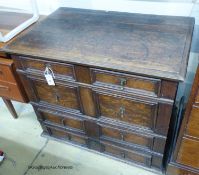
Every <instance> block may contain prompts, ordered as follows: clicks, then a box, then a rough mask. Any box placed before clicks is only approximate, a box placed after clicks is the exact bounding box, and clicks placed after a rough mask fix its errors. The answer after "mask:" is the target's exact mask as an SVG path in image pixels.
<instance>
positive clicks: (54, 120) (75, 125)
mask: <svg viewBox="0 0 199 175" xmlns="http://www.w3.org/2000/svg"><path fill="white" fill-rule="evenodd" d="M35 110H36V113H37V114H38V115H37V116H38V119H39V120H40V121H41V122H45V123H49V122H50V123H51V124H55V125H58V126H62V127H66V128H68V129H71V130H77V131H78V132H82V133H85V127H84V120H83V119H81V118H80V117H77V116H75V115H74V114H73V115H72V114H66V113H64V114H63V113H60V112H56V111H52V110H49V109H41V108H35Z"/></svg>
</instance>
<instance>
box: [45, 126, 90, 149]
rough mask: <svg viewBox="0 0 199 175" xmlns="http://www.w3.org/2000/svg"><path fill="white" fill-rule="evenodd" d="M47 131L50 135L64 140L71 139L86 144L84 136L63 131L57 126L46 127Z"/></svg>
mask: <svg viewBox="0 0 199 175" xmlns="http://www.w3.org/2000/svg"><path fill="white" fill-rule="evenodd" d="M47 129H48V132H49V133H50V135H51V136H53V137H56V138H60V139H63V140H66V141H71V142H73V143H76V144H80V145H86V138H85V137H84V136H82V135H78V134H75V133H71V132H67V131H63V130H60V129H57V128H52V127H47Z"/></svg>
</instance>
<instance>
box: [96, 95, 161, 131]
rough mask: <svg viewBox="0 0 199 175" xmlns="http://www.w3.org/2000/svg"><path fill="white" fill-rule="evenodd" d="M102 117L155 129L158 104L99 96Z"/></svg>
mask: <svg viewBox="0 0 199 175" xmlns="http://www.w3.org/2000/svg"><path fill="white" fill-rule="evenodd" d="M97 98H98V103H99V111H100V115H101V116H104V117H107V118H111V119H114V120H117V121H122V122H126V123H130V124H135V125H140V126H144V127H148V128H152V127H153V121H154V119H155V118H156V115H157V104H155V103H150V102H148V103H147V102H144V101H138V100H136V99H135V100H129V99H126V98H122V97H114V96H112V95H111V94H108V95H105V94H97Z"/></svg>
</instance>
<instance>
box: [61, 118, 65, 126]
mask: <svg viewBox="0 0 199 175" xmlns="http://www.w3.org/2000/svg"><path fill="white" fill-rule="evenodd" d="M64 120H65V118H63V119H62V120H61V123H62V125H63V126H65V121H64Z"/></svg>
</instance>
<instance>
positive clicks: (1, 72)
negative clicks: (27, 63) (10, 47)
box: [0, 58, 16, 83]
mask: <svg viewBox="0 0 199 175" xmlns="http://www.w3.org/2000/svg"><path fill="white" fill-rule="evenodd" d="M9 61H10V62H11V64H12V60H9ZM0 81H5V82H9V83H16V80H15V77H14V75H13V72H12V67H11V66H9V65H5V64H1V58H0Z"/></svg>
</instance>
